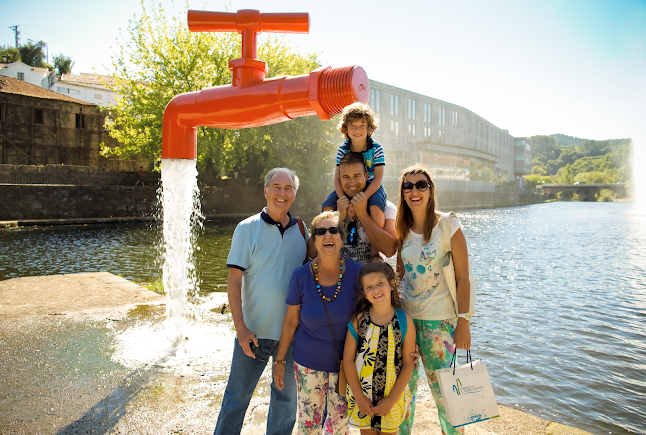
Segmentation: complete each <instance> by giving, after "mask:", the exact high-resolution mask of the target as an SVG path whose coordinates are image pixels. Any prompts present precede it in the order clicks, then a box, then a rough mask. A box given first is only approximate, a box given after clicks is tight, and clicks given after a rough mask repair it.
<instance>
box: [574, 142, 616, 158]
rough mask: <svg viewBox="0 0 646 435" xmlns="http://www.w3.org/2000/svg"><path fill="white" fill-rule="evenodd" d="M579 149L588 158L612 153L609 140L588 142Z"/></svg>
mask: <svg viewBox="0 0 646 435" xmlns="http://www.w3.org/2000/svg"><path fill="white" fill-rule="evenodd" d="M579 148H580V149H581V153H582V154H583V155H584V156H586V157H596V156H603V155H604V154H606V153H608V152H610V151H611V150H610V149H609V148H610V146H609V144H608V141H607V140H604V141H599V140H586V141H585V142H583V143H582V144H581V145H580V146H579Z"/></svg>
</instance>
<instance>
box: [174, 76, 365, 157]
mask: <svg viewBox="0 0 646 435" xmlns="http://www.w3.org/2000/svg"><path fill="white" fill-rule="evenodd" d="M369 97H370V85H369V83H368V76H367V75H366V73H365V71H364V70H363V68H361V67H360V66H348V67H341V68H330V67H324V68H319V69H317V70H315V71H313V72H311V73H310V74H304V75H300V76H296V77H290V76H283V77H274V78H270V79H264V80H253V81H251V82H249V83H247V84H245V85H242V86H233V85H224V86H216V87H213V88H206V89H203V90H201V91H196V92H187V93H185V94H180V95H178V96H176V97H175V98H173V99H172V100H171V101H170V102H169V103H168V105H167V106H166V109H165V111H164V120H163V130H162V133H163V134H162V158H179V159H196V158H197V127H199V126H206V127H214V128H230V129H238V128H248V127H258V126H262V125H269V124H275V123H278V122H283V121H288V120H290V119H294V118H297V117H299V116H308V115H318V116H319V118H321V119H330V118H331V117H332V116H334V115H335V114H337V113H341V111H342V110H343V108H344V107H345V106H347V105H349V104H352V103H354V102H355V101H361V102H364V103H366V102H368V100H369Z"/></svg>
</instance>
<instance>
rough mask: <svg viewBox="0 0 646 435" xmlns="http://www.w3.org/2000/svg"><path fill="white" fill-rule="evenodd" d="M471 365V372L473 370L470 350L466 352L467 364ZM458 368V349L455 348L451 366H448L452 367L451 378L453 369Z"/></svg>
mask: <svg viewBox="0 0 646 435" xmlns="http://www.w3.org/2000/svg"><path fill="white" fill-rule="evenodd" d="M468 363H471V370H473V357H471V350H467V364H468ZM457 366H458V348H457V347H456V348H455V351H454V352H453V357H452V358H451V364H449V368H451V367H453V376H455V369H456V368H457Z"/></svg>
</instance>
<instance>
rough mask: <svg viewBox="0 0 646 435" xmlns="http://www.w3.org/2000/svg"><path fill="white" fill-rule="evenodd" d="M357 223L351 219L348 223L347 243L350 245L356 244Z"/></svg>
mask: <svg viewBox="0 0 646 435" xmlns="http://www.w3.org/2000/svg"><path fill="white" fill-rule="evenodd" d="M357 239H358V237H357V223H356V222H355V221H352V222H350V223H349V224H348V243H349V244H351V245H352V246H355V245H356V244H357Z"/></svg>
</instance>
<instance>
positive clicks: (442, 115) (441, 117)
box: [437, 107, 446, 125]
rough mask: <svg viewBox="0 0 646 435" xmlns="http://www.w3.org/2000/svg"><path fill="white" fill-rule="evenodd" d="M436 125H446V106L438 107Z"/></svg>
mask: <svg viewBox="0 0 646 435" xmlns="http://www.w3.org/2000/svg"><path fill="white" fill-rule="evenodd" d="M437 125H446V108H444V107H438V120H437Z"/></svg>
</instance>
